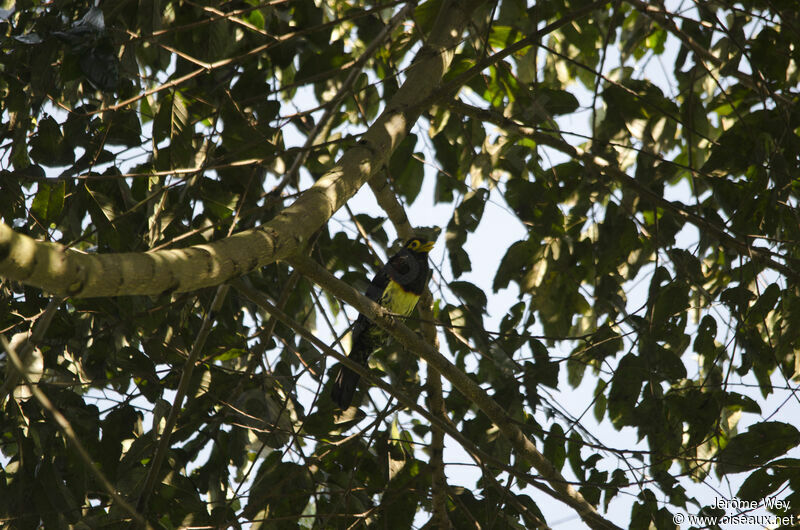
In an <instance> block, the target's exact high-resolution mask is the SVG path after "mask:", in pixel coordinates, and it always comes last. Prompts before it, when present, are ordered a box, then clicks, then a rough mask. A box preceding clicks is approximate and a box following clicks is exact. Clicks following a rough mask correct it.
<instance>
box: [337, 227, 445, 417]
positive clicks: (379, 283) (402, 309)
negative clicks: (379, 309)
mask: <svg viewBox="0 0 800 530" xmlns="http://www.w3.org/2000/svg"><path fill="white" fill-rule="evenodd" d="M433 244H434V242H433V241H428V240H427V239H424V238H422V237H414V238H411V239H409V240H408V241H406V243H405V245H404V246H403V248H402V249H401V250H400V251H399V252H398V253H397V254H395V255H394V256H392V257H391V258H389V261H388V262H387V263H386V265H385V266H384V267H383V268H382V269H381V270H380V271H378V274H376V275H375V278H373V279H372V283H370V285H369V287H368V288H367V292H366V296H367V298H369V299H370V300H372V301H374V302H377V303H378V304H380V305H381V306H383V307H385V308H386V309H388V310H389V311H391V312H392V313H394V314H397V315H401V316H405V317H407V316H409V315H410V314H411V312H412V311H414V308H415V307H416V306H417V300H419V297H420V295H421V294H422V291H424V290H425V285H427V283H428V270H429V269H428V253H429V252H430V251H431V249H432V248H433ZM384 339H385V333H384V332H383V330H381V328H379V327H378V326H376V325H375V324H373V323H372V322H371V321H370V320H369V319H368V318H367V317H365V316H364V315H362V314H359V315H358V319H356V323H355V324H354V325H353V340H352V346H351V348H350V354H349V355H348V357H349V358H350V359H351V360H353V361H355V362H357V363H358V364H360V365H362V366H364V367H366V366H367V360H368V359H369V356H370V355H371V354H372V352H373V351H374V350H375V349H376V348H378V347H379V346H380V345H381V344H382V343H383V341H384ZM359 378H360V376H359V375H358V374H357V373H356V372H354V371H353V370H351V369H349V368H347V367H346V366H344V365H341V366H340V367H339V373H338V374H337V375H336V379H335V380H334V382H333V390H332V391H331V397H332V398H333V401H334V402H335V403H336V404H337V405H339V407H340V408H341V409H343V410H344V409H346V408H348V407H349V406H350V402H351V401H352V400H353V394H355V392H356V385H358V380H359Z"/></svg>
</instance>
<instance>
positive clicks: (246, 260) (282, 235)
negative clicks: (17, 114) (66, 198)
mask: <svg viewBox="0 0 800 530" xmlns="http://www.w3.org/2000/svg"><path fill="white" fill-rule="evenodd" d="M484 1H485V0H472V1H469V2H458V1H455V0H451V1H448V2H445V3H444V5H443V6H442V8H441V10H440V13H439V17H438V19H437V23H436V24H435V25H434V29H433V31H432V34H431V35H430V36H429V38H428V40H427V42H426V45H425V46H423V47H422V48H421V49H420V51H419V52H418V54H417V56H416V58H415V61H414V62H413V64H412V66H411V67H410V68H409V70H408V75H407V78H406V81H405V83H403V86H402V87H401V88H400V89H399V90H398V91H397V93H396V94H395V96H394V97H393V98H392V100H391V101H390V102H389V103H388V104H387V105H386V108H385V109H384V111H383V113H381V115H380V116H379V117H378V118H377V119H376V121H375V122H374V123H373V124H372V126H371V127H370V128H369V129H368V130H367V132H366V133H364V135H363V136H362V138H361V140H360V141H359V143H358V145H356V146H354V147H352V148H351V149H348V150H347V151H346V152H345V153H344V154H343V155H342V157H341V158H340V159H339V160H338V161H337V163H336V165H335V166H334V167H333V168H332V169H331V170H330V171H328V172H327V173H326V174H325V175H324V176H323V177H321V178H320V179H319V180H318V181H317V182H316V183H315V184H314V185H313V186H312V187H311V188H309V189H308V190H306V191H305V192H303V194H302V195H301V196H300V197H299V198H298V199H297V201H295V202H294V203H293V204H292V205H291V206H289V207H287V208H286V209H284V210H283V211H282V212H281V213H279V214H278V215H277V216H276V217H275V218H274V219H272V220H271V221H270V222H268V223H266V224H265V225H263V226H260V227H258V228H255V229H252V230H247V231H244V232H240V233H238V234H235V235H233V236H231V237H228V238H225V239H222V240H219V241H215V242H213V243H208V244H203V245H196V246H193V247H189V248H185V249H177V250H159V251H154V252H149V253H123V254H85V253H81V252H78V251H75V250H71V249H66V248H65V247H63V246H61V245H57V244H53V243H44V242H41V241H36V240H34V239H32V238H30V237H27V236H25V235H22V234H19V233H17V232H15V231H14V230H12V229H11V228H10V227H9V226H7V225H5V224H2V223H0V276H1V277H3V278H7V279H9V280H16V281H21V282H24V283H27V284H29V285H34V286H36V287H39V288H41V289H43V290H45V291H48V292H51V293H55V294H59V295H66V296H72V297H101V296H117V295H143V294H144V295H158V294H161V293H165V292H184V291H192V290H196V289H200V288H203V287H209V286H213V285H218V284H220V283H222V282H224V281H226V280H228V279H230V278H234V277H237V276H241V275H242V274H245V273H247V272H249V271H251V270H253V269H256V268H259V267H263V266H265V265H268V264H270V263H272V262H274V261H276V260H280V259H285V258H286V257H288V256H290V255H292V254H294V253H295V252H296V251H297V250H298V248H299V247H300V246H302V245H304V244H305V243H306V242H307V241H308V239H309V238H310V237H311V235H312V234H313V233H314V232H316V231H317V230H318V229H319V228H320V227H321V226H322V225H323V224H324V223H325V222H327V220H328V219H330V217H331V216H332V215H333V214H334V212H336V210H338V209H339V208H341V207H342V205H343V204H344V203H345V202H347V200H349V199H350V198H351V197H352V196H353V195H354V194H355V193H356V192H357V191H358V189H359V188H360V187H361V186H363V185H364V183H365V182H367V181H368V180H369V179H370V178H371V177H372V176H373V175H374V174H375V173H376V172H377V171H379V170H380V169H381V168H382V167H383V166H384V165H386V164H387V163H388V161H389V157H390V156H391V154H392V152H393V151H394V150H395V148H396V147H397V146H398V145H399V144H400V142H402V141H403V139H404V138H405V137H406V135H407V133H408V130H409V129H410V128H411V126H412V125H413V124H414V122H416V120H417V119H418V118H419V115H420V112H421V107H420V106H419V102H420V101H423V100H425V99H427V98H428V97H429V96H430V95H431V94H433V93H434V92H435V91H436V89H437V88H438V87H439V86H440V85H441V80H442V76H443V75H444V73H445V72H446V71H447V67H448V66H449V65H450V62H451V61H452V57H453V54H454V51H453V50H454V49H455V46H456V45H457V44H458V42H459V39H460V35H461V32H462V30H463V29H464V27H465V25H466V23H467V22H468V20H469V16H470V13H471V12H472V11H473V10H474V9H475V8H476V7H478V6H479V5H480V4H482V3H484Z"/></svg>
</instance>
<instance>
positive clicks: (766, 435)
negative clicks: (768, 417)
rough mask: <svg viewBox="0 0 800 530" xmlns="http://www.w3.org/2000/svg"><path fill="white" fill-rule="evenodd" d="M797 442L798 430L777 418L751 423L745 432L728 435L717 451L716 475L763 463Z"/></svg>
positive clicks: (799, 435)
mask: <svg viewBox="0 0 800 530" xmlns="http://www.w3.org/2000/svg"><path fill="white" fill-rule="evenodd" d="M798 444H800V431H798V430H797V429H796V428H795V427H794V426H793V425H789V424H788V423H782V422H779V421H765V422H761V423H756V424H755V425H751V426H750V428H749V429H747V432H745V433H742V434H739V435H737V436H735V437H734V438H732V439H731V440H730V442H728V445H727V446H726V447H725V448H724V449H723V450H722V451H721V452H720V453H719V457H718V460H717V472H718V473H719V474H720V475H726V474H728V473H741V472H742V471H747V470H748V469H754V468H756V467H758V466H760V465H762V464H765V463H767V462H769V461H770V460H772V459H773V458H776V457H778V456H780V455H783V454H785V453H786V452H787V451H789V450H790V449H792V448H794V447H796V446H797V445H798Z"/></svg>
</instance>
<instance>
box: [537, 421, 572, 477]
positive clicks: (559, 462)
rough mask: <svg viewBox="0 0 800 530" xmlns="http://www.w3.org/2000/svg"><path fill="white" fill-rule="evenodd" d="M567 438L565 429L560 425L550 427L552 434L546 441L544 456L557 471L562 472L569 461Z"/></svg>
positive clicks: (555, 424)
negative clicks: (567, 460) (565, 463)
mask: <svg viewBox="0 0 800 530" xmlns="http://www.w3.org/2000/svg"><path fill="white" fill-rule="evenodd" d="M566 442H567V437H566V434H565V433H564V429H563V428H562V427H561V425H559V424H558V423H554V424H553V426H552V427H550V432H549V433H548V435H547V438H545V440H544V451H543V453H544V456H545V458H547V459H548V460H549V461H550V463H551V464H553V465H554V466H555V468H556V469H558V470H561V469H562V468H563V467H564V462H565V461H566V459H567V450H566Z"/></svg>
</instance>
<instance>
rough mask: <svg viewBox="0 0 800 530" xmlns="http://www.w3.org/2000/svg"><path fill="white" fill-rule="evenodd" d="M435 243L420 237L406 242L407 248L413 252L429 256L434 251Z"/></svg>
mask: <svg viewBox="0 0 800 530" xmlns="http://www.w3.org/2000/svg"><path fill="white" fill-rule="evenodd" d="M434 243H435V241H427V240H425V239H421V238H418V237H413V238H411V239H409V240H408V241H406V245H405V247H406V248H407V249H408V250H410V251H411V252H418V253H420V254H423V253H425V254H427V253H428V252H430V251H431V249H433V245H434Z"/></svg>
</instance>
